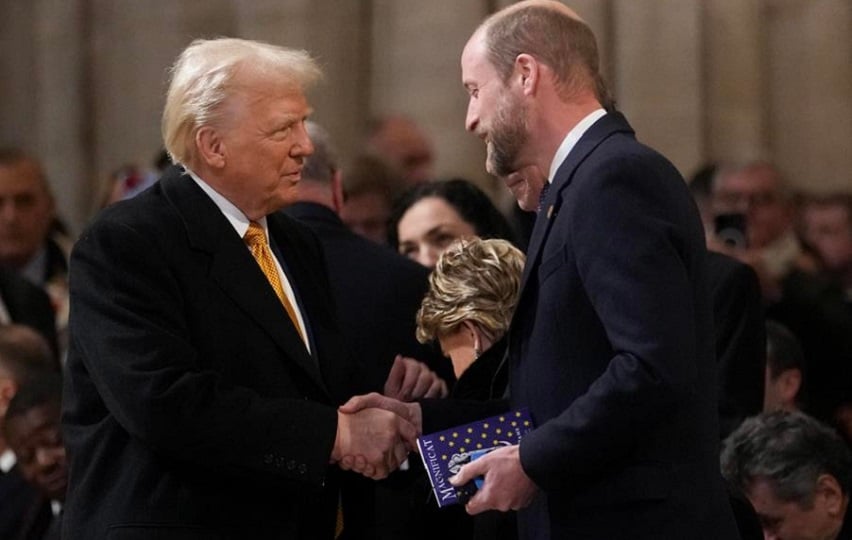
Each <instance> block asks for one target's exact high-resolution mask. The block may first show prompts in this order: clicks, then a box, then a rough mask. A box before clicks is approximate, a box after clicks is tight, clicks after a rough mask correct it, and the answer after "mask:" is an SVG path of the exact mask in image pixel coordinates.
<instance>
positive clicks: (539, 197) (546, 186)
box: [535, 180, 550, 213]
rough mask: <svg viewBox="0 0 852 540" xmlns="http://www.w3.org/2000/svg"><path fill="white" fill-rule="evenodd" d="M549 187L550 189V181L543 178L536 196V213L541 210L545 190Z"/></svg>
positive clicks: (545, 195)
mask: <svg viewBox="0 0 852 540" xmlns="http://www.w3.org/2000/svg"><path fill="white" fill-rule="evenodd" d="M549 189H550V182H548V181H547V180H545V181H544V185H543V186H541V193H540V194H539V196H538V207H537V208H536V209H535V211H536V213H538V212H541V209H542V207H543V206H544V198H545V197H547V190H549Z"/></svg>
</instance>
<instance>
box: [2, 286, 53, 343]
mask: <svg viewBox="0 0 852 540" xmlns="http://www.w3.org/2000/svg"><path fill="white" fill-rule="evenodd" d="M0 298H2V299H3V304H5V306H6V309H7V310H8V311H9V317H10V318H11V319H12V322H13V323H16V324H23V325H26V326H29V327H30V328H33V329H34V330H36V331H38V333H40V334H41V335H42V336H44V339H46V340H47V342H48V344H49V345H50V347H51V349H52V350H53V352H54V354H57V350H58V348H57V342H56V322H55V320H54V315H53V307H52V306H51V304H50V298H49V297H48V296H47V293H46V292H44V291H43V290H42V289H41V288H39V287H37V286H35V285H33V284H32V283H30V282H29V281H27V280H26V279H25V278H23V277H21V276H19V275H17V274H15V273H14V272H12V271H11V270H3V269H0Z"/></svg>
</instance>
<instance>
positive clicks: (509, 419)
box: [417, 409, 533, 507]
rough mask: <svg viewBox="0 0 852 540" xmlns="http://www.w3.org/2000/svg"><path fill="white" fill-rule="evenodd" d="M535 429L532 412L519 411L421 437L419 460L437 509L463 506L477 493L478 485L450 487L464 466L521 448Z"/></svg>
mask: <svg viewBox="0 0 852 540" xmlns="http://www.w3.org/2000/svg"><path fill="white" fill-rule="evenodd" d="M532 428H533V423H532V419H531V418H530V415H529V411H528V410H527V409H519V410H516V411H510V412H507V413H504V414H498V415H496V416H491V417H488V418H484V419H482V420H477V421H476V422H471V423H469V424H464V425H461V426H456V427H454V428H450V429H445V430H443V431H438V432H435V433H430V434H428V435H422V436H420V437H418V438H417V446H418V448H419V450H420V457H421V459H422V460H423V466H424V467H425V468H426V472H427V474H428V475H429V481H430V482H431V483H432V491H433V492H434V494H435V498H436V500H437V501H438V506H440V507H444V506H449V505H451V504H463V503H465V502H467V500H468V499H470V497H471V496H472V495H473V494H474V493H476V490H477V483H476V482H469V483H468V484H466V485H464V486H460V487H455V486H453V485H452V484H450V481H449V479H450V477H451V476H454V475H455V474H456V473H458V472H459V469H461V467H462V465H464V464H466V463H470V462H471V461H473V460H474V459H477V458H478V457H480V456H482V455H485V454H487V453H488V452H490V451H491V450H494V449H496V448H500V447H503V446H510V445H513V444H518V443H519V442H520V441H521V438H523V436H524V435H525V434H527V433H529V432H530V431H531V430H532Z"/></svg>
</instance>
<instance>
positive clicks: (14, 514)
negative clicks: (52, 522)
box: [0, 466, 41, 539]
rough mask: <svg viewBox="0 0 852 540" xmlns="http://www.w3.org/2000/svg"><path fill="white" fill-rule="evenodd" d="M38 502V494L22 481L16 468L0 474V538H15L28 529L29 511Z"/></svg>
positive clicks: (22, 478) (39, 499)
mask: <svg viewBox="0 0 852 540" xmlns="http://www.w3.org/2000/svg"><path fill="white" fill-rule="evenodd" d="M39 501H41V496H40V494H39V492H38V491H36V489H35V488H34V487H33V486H31V485H30V484H29V483H27V481H26V480H24V477H23V476H21V473H20V471H19V470H18V467H17V466H15V467H12V469H11V470H9V472H6V473H4V472H0V538H3V539H6V538H16V537H17V536H18V535H19V534H21V533H20V531H21V530H22V529H26V528H28V526H29V521H30V520H29V519H28V518H29V516H30V511H29V510H30V509H31V508H32V507H33V506H34V505H35V504H37V502H39Z"/></svg>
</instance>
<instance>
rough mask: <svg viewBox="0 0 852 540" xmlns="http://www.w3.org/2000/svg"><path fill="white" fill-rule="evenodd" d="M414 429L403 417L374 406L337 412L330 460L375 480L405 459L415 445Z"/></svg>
mask: <svg viewBox="0 0 852 540" xmlns="http://www.w3.org/2000/svg"><path fill="white" fill-rule="evenodd" d="M416 437H417V430H416V429H415V427H414V426H413V425H412V424H411V422H409V421H408V420H406V419H405V418H403V417H401V416H399V415H397V414H396V413H394V412H390V411H388V410H383V409H379V408H375V407H369V408H361V409H358V410H353V411H351V412H347V411H344V410H343V409H342V408H341V410H340V411H338V413H337V436H336V438H335V440H334V448H333V449H332V452H331V460H332V461H333V462H335V463H338V464H339V465H340V467H341V468H343V469H351V470H354V471H356V472H358V473H361V474H363V475H364V476H367V477H368V478H372V479H374V480H378V479H381V478H385V477H386V476H387V475H388V474H390V473H391V472H393V471H394V470H395V469H396V468H397V467H399V464H400V463H402V462H403V461H405V459H406V457H407V456H408V452H409V450H411V449H412V448H414V447H415V445H416V442H415V440H416Z"/></svg>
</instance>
